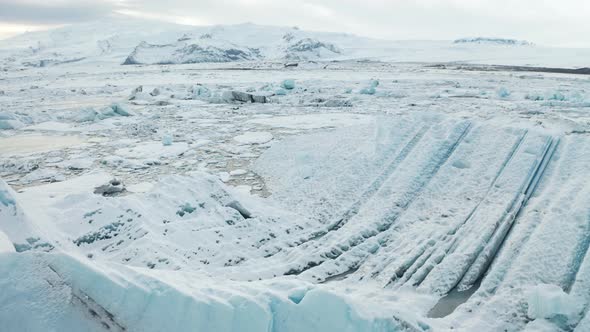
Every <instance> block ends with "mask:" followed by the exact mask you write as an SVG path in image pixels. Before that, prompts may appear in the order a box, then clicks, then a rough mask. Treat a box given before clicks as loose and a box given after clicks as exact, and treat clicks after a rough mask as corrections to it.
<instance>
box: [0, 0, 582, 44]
mask: <svg viewBox="0 0 590 332" xmlns="http://www.w3.org/2000/svg"><path fill="white" fill-rule="evenodd" d="M112 12H119V13H128V14H133V15H134V16H143V17H149V18H158V19H162V20H166V21H175V22H178V23H184V24H187V23H188V24H233V23H243V22H254V23H259V24H271V25H298V26H301V27H302V28H305V29H314V30H327V31H342V32H349V33H356V34H360V35H365V36H372V37H377V38H386V39H454V38H458V37H465V36H498V37H510V38H517V39H527V40H531V41H533V42H537V43H540V44H549V45H566V46H590V40H588V38H587V37H586V36H588V35H589V34H590V23H588V21H590V20H588V17H590V2H589V1H586V0H560V1H552V0H365V1H358V0H316V1H312V0H197V1H195V0H167V1H161V0H82V1H80V0H47V1H40V0H0V21H1V22H7V23H15V24H37V25H39V24H67V23H74V22H81V21H87V20H92V19H97V18H100V17H103V16H105V15H109V14H110V13H112Z"/></svg>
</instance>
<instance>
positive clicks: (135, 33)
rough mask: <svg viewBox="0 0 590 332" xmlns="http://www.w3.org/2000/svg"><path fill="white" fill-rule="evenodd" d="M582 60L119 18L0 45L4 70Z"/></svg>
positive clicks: (572, 54) (564, 52)
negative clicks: (251, 63)
mask: <svg viewBox="0 0 590 332" xmlns="http://www.w3.org/2000/svg"><path fill="white" fill-rule="evenodd" d="M506 45H511V46H514V47H510V48H507V47H506ZM525 46H526V47H525ZM589 57H590V50H586V49H564V48H549V47H542V46H535V45H532V44H530V43H528V42H523V41H518V40H512V39H502V38H463V39H458V40H456V41H454V42H453V41H450V40H449V41H388V40H379V39H371V38H366V37H360V36H356V35H352V34H346V33H333V32H318V31H306V30H302V29H299V28H298V27H280V26H264V25H256V24H252V23H244V24H236V25H215V26H187V25H179V24H171V23H162V22H158V21H151V20H144V19H137V18H129V17H125V16H120V15H119V16H113V17H111V18H108V19H105V20H101V21H96V22H87V23H81V24H75V25H70V26H65V27H61V28H57V29H54V30H49V31H38V32H31V33H25V34H23V35H20V36H16V37H13V38H10V39H6V40H1V41H0V67H3V68H13V67H19V68H23V67H51V66H62V65H78V64H88V63H92V64H108V65H115V66H118V65H121V64H176V63H202V62H233V61H278V62H281V61H307V60H312V61H316V60H320V61H331V60H372V61H386V62H459V63H478V64H504V65H532V66H553V67H587V66H588V63H587V59H588V58H589Z"/></svg>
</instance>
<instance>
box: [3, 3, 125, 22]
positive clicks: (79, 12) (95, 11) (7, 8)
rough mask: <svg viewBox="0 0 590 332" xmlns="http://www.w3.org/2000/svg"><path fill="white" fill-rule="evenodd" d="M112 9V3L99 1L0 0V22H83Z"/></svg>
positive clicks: (105, 13) (101, 15) (103, 14)
mask: <svg viewBox="0 0 590 332" xmlns="http://www.w3.org/2000/svg"><path fill="white" fill-rule="evenodd" d="M114 8H115V7H114V5H113V3H111V2H108V1H101V0H95V1H90V0H82V1H76V0H66V1H56V2H55V1H54V2H51V1H30V0H29V1H23V0H0V21H1V22H3V23H18V24H64V23H75V22H84V21H88V20H93V19H97V18H100V17H103V16H105V15H108V14H109V13H111V12H112V11H113V9H114Z"/></svg>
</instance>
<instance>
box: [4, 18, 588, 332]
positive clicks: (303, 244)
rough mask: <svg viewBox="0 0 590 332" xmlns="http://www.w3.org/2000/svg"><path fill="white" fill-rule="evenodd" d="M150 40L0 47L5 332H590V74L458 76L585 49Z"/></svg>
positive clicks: (170, 34) (254, 32)
mask: <svg viewBox="0 0 590 332" xmlns="http://www.w3.org/2000/svg"><path fill="white" fill-rule="evenodd" d="M146 24H147V23H145V22H140V21H137V22H126V21H125V22H122V21H119V20H115V21H114V22H110V24H106V25H105V26H96V25H83V26H80V27H78V28H70V27H69V28H65V29H62V30H57V31H54V32H51V33H47V32H45V33H34V34H29V35H24V36H21V37H17V38H16V39H14V40H7V41H2V44H1V45H0V46H1V51H0V54H1V55H2V57H3V60H1V61H2V62H1V63H2V65H1V66H2V67H1V68H2V71H1V72H0V82H2V84H1V88H0V90H1V91H0V107H1V109H0V125H1V126H0V128H3V129H2V130H0V177H1V178H2V182H1V184H0V289H1V290H2V291H1V292H0V322H2V326H3V327H4V328H6V330H7V331H21V330H25V331H80V330H88V331H165V330H167V331H171V330H172V331H186V330H194V331H448V330H454V331H504V330H507V331H522V330H528V331H572V330H576V331H588V330H589V329H590V318H587V317H590V316H587V315H586V312H587V308H588V305H589V303H590V295H589V294H590V285H589V284H588V283H589V278H590V261H589V259H587V257H586V253H587V251H588V247H589V246H590V183H588V181H586V179H587V177H588V175H589V174H590V136H589V133H590V115H589V111H590V79H589V76H588V75H583V74H564V73H555V72H553V73H548V72H543V70H540V71H536V72H526V71H515V68H496V67H483V68H482V67H477V68H475V67H472V66H471V65H509V66H523V65H528V66H535V67H559V68H566V69H572V68H579V67H583V66H584V61H585V60H584V59H587V58H588V57H587V55H588V53H589V52H588V50H566V49H547V48H541V47H537V46H531V45H512V46H507V45H496V44H492V45H489V44H483V45H482V44H479V43H474V44H469V45H454V44H452V42H394V43H390V42H384V41H372V40H366V39H362V38H359V37H354V36H348V35H342V34H323V33H320V34H317V33H307V32H303V31H300V30H294V29H291V28H270V27H259V26H255V25H245V26H239V27H231V26H229V27H215V28H212V29H210V31H200V30H199V31H198V32H194V34H196V35H200V36H201V37H203V36H207V37H206V38H205V39H207V40H208V41H207V42H206V43H205V44H207V45H213V46H214V47H215V49H208V51H207V52H208V53H206V54H205V55H206V56H208V57H210V56H213V59H219V58H217V57H218V56H224V54H226V53H223V52H221V53H218V52H217V51H219V49H220V48H223V47H226V46H227V45H229V44H231V45H236V44H237V43H238V42H240V41H244V43H246V44H247V46H248V47H244V45H240V47H237V46H236V47H234V46H231V47H232V49H239V50H247V51H248V52H246V51H244V52H245V53H244V54H246V56H247V55H248V54H258V55H256V56H259V57H260V58H259V59H254V60H249V61H237V62H217V63H211V62H204V63H191V64H150V65H122V63H124V61H125V60H126V58H127V57H128V56H129V55H130V54H132V53H133V52H135V55H136V56H135V57H134V59H135V60H137V61H139V60H138V59H143V60H145V59H148V60H149V61H151V62H154V61H155V62H159V60H158V59H164V60H163V62H170V61H171V59H172V60H174V61H176V60H177V59H185V60H186V59H188V58H190V59H193V60H194V59H199V61H200V59H203V56H204V55H203V54H204V53H202V52H201V53H199V57H196V58H191V56H192V53H191V54H188V55H187V54H186V53H182V56H181V57H176V56H172V55H174V54H178V52H177V50H183V51H182V52H184V51H185V50H187V47H186V45H184V44H182V45H177V43H178V42H177V38H178V40H180V39H183V40H184V39H187V38H188V39H190V38H192V37H191V36H190V33H189V34H188V35H187V33H186V31H185V30H187V31H188V30H190V28H186V27H182V26H172V25H162V26H153V27H152V29H153V30H154V31H155V30H157V33H156V32H151V33H150V34H147V33H146V34H138V33H137V32H136V31H138V30H141V31H144V30H146V29H145V27H146ZM110 29H111V30H110ZM89 31H93V34H90V33H89ZM125 31H127V33H125ZM237 31H240V32H241V33H243V35H239V33H238V32H237ZM307 34H309V35H307ZM89 35H91V36H92V37H91V38H88V36H89ZM218 36H219V38H220V41H217V40H215V38H217V37H218ZM285 36H287V37H288V38H285ZM201 37H197V38H196V39H197V40H201V39H202V38H201ZM312 37H313V38H317V40H321V41H322V42H324V45H327V44H329V43H328V42H330V45H332V46H334V47H332V46H329V47H323V46H321V45H320V46H319V48H313V47H312V48H311V51H310V49H309V48H303V53H302V52H299V53H297V52H296V53H293V52H294V51H293V50H296V48H291V46H293V45H301V44H298V43H299V42H298V39H297V38H299V41H306V38H312ZM231 38H234V39H235V40H232V39H231ZM292 38H295V39H294V40H292ZM209 39H213V40H214V41H209ZM287 39H288V40H287ZM172 40H173V41H174V42H170V41H172ZM142 41H148V42H149V43H150V44H148V45H151V44H164V43H165V45H169V46H167V47H165V48H164V47H162V48H160V47H156V49H157V52H155V53H154V52H152V51H151V49H150V48H149V47H148V48H146V46H145V44H140V42H142ZM271 41H272V42H276V45H275V44H273V43H272V42H271ZM256 43H259V44H260V45H258V44H256ZM281 43H283V44H281ZM285 43H286V44H285ZM263 44H268V45H271V46H269V47H267V48H266V49H265V48H264V47H262V46H261V45H263ZM138 45H140V48H139V49H138V48H136V46H138ZM306 45H312V46H313V45H319V44H318V43H315V42H312V43H309V44H306ZM336 45H337V47H335V46H336ZM29 46H31V47H30V48H29ZM254 48H257V49H259V50H261V51H260V52H259V53H257V52H254V51H251V49H254ZM146 49H147V50H149V52H148V51H146ZM188 49H191V50H194V48H190V47H189V48H188ZM170 50H172V51H170ZM211 50H213V51H211ZM316 51H317V52H316ZM333 51H337V52H333ZM142 52H148V53H142ZM150 52H151V53H150ZM161 52H163V53H161ZM170 52H171V53H170ZM212 52H213V53H212ZM216 52H217V53H216ZM326 52H327V54H326ZM332 53H335V54H332ZM146 54H147V55H146ZM212 54H213V55H212ZM285 54H286V55H285ZM154 59H156V60H154ZM143 60H142V61H143ZM146 61H147V60H146ZM224 61H225V60H224ZM286 63H298V66H296V67H295V66H289V67H285V64H286ZM474 69H478V70H474ZM287 79H288V80H292V81H289V82H285V80H287ZM292 83H294V87H293V86H292ZM231 91H236V92H247V93H250V94H252V95H256V96H264V98H265V101H267V102H265V103H258V102H246V103H243V102H240V101H237V100H235V98H234V96H233V95H232V94H231V93H230V92H231ZM113 179H116V181H113ZM97 188H99V189H97ZM123 188H125V189H123Z"/></svg>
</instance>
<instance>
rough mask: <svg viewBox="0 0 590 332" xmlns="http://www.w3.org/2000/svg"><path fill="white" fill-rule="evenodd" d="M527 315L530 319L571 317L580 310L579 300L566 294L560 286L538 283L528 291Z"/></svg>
mask: <svg viewBox="0 0 590 332" xmlns="http://www.w3.org/2000/svg"><path fill="white" fill-rule="evenodd" d="M527 302H528V311H527V316H528V317H529V318H532V319H538V318H554V317H556V316H559V315H562V316H565V317H568V318H572V317H574V316H575V315H577V314H578V312H579V311H581V309H582V307H581V305H580V303H579V300H578V299H576V298H575V297H573V296H571V295H568V294H566V293H565V292H564V291H563V290H562V289H561V287H559V286H556V285H550V284H539V285H536V286H534V287H532V288H531V289H530V290H529V292H528V298H527Z"/></svg>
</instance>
